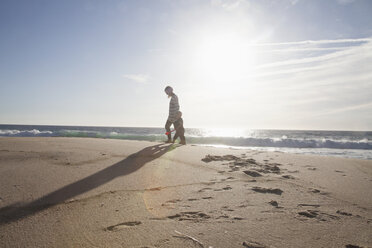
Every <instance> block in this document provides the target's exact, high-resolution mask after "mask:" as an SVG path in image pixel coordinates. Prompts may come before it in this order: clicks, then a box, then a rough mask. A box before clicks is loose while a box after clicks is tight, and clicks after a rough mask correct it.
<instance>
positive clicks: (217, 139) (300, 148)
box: [0, 125, 372, 160]
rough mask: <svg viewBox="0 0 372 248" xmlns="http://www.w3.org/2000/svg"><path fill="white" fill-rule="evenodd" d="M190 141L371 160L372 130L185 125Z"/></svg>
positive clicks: (110, 132) (77, 133) (74, 129)
mask: <svg viewBox="0 0 372 248" xmlns="http://www.w3.org/2000/svg"><path fill="white" fill-rule="evenodd" d="M164 132H165V130H164V128H143V127H141V128H140V127H84V126H40V125H0V136H7V137H91V138H110V139H125V140H147V141H163V140H165V139H166V136H165V135H164ZM185 135H186V139H187V143H188V144H198V145H212V146H223V147H234V148H237V149H239V148H243V149H246V148H250V149H254V150H264V151H282V152H290V153H300V154H317V155H331V156H339V157H346V158H358V159H369V160H372V132H354V131H312V130H249V129H202V128H186V134H185Z"/></svg>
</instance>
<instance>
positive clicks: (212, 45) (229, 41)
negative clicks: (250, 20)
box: [195, 33, 255, 82]
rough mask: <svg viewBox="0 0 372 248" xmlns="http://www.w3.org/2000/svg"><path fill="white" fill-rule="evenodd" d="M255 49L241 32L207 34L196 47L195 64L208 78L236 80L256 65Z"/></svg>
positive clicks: (200, 72) (203, 75)
mask: <svg viewBox="0 0 372 248" xmlns="http://www.w3.org/2000/svg"><path fill="white" fill-rule="evenodd" d="M254 56H255V55H254V50H253V49H252V48H251V47H250V46H249V44H248V42H246V41H245V39H244V37H242V36H239V34H236V33H231V34H226V33H217V34H207V35H204V36H203V37H202V39H201V42H200V43H199V45H198V48H197V49H196V55H195V66H196V70H197V72H198V74H199V75H200V76H202V77H203V78H204V79H206V80H213V81H214V82H216V81H226V80H228V81H231V80H232V81H234V80H238V79H239V78H241V77H244V75H246V74H247V73H248V72H249V71H250V70H251V69H252V67H253V65H254Z"/></svg>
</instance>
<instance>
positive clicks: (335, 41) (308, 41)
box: [250, 38, 372, 46]
mask: <svg viewBox="0 0 372 248" xmlns="http://www.w3.org/2000/svg"><path fill="white" fill-rule="evenodd" d="M371 40H372V38H360V39H336V40H303V41H292V42H274V43H252V44H250V45H251V46H285V45H290V46H293V45H320V44H339V43H362V42H369V41H371Z"/></svg>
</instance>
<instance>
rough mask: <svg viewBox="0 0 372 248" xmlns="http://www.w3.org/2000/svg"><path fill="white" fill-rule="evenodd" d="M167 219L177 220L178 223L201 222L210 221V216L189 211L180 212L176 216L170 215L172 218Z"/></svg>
mask: <svg viewBox="0 0 372 248" xmlns="http://www.w3.org/2000/svg"><path fill="white" fill-rule="evenodd" d="M167 218H168V219H176V220H178V221H183V220H190V221H195V222H199V221H203V220H206V219H209V218H210V216H209V215H207V214H205V213H203V212H199V211H189V212H180V213H178V214H175V215H170V216H167Z"/></svg>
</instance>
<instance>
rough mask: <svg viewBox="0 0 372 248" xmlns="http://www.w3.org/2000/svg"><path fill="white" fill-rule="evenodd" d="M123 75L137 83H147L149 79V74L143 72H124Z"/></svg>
mask: <svg viewBox="0 0 372 248" xmlns="http://www.w3.org/2000/svg"><path fill="white" fill-rule="evenodd" d="M123 77H124V78H126V79H129V80H132V81H134V82H137V83H147V82H148V80H149V76H148V75H145V74H124V75H123Z"/></svg>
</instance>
